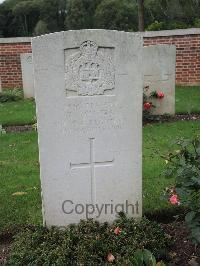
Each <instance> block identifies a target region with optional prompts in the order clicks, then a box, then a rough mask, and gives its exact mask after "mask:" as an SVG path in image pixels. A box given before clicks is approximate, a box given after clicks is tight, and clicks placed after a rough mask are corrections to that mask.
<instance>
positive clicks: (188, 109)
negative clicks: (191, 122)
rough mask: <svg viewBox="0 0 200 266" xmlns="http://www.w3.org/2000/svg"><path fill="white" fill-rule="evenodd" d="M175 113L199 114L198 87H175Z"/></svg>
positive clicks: (199, 91) (199, 88)
mask: <svg viewBox="0 0 200 266" xmlns="http://www.w3.org/2000/svg"><path fill="white" fill-rule="evenodd" d="M176 113H177V114H185V113H188V114H192V113H200V87H188V86H176Z"/></svg>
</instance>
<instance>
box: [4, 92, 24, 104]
mask: <svg viewBox="0 0 200 266" xmlns="http://www.w3.org/2000/svg"><path fill="white" fill-rule="evenodd" d="M21 99H22V91H21V90H17V89H13V90H5V91H3V92H0V103H5V102H16V101H19V100H21Z"/></svg>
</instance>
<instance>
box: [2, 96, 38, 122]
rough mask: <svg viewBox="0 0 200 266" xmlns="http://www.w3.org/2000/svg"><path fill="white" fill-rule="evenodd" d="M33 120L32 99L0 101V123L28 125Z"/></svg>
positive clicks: (33, 105)
mask: <svg viewBox="0 0 200 266" xmlns="http://www.w3.org/2000/svg"><path fill="white" fill-rule="evenodd" d="M35 122H36V115H35V101H34V100H20V101H16V102H6V103H0V125H4V126H8V125H28V124H34V123H35Z"/></svg>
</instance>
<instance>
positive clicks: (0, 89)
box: [0, 78, 2, 92]
mask: <svg viewBox="0 0 200 266" xmlns="http://www.w3.org/2000/svg"><path fill="white" fill-rule="evenodd" d="M0 92H2V86H1V78H0Z"/></svg>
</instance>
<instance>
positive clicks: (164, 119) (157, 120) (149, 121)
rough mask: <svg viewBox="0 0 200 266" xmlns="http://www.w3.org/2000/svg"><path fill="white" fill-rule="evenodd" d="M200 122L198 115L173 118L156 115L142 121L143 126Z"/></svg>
mask: <svg viewBox="0 0 200 266" xmlns="http://www.w3.org/2000/svg"><path fill="white" fill-rule="evenodd" d="M190 120H200V114H191V115H189V114H178V115H174V116H169V115H157V116H151V117H149V118H148V119H145V120H144V121H143V125H148V124H154V123H165V122H176V121H190Z"/></svg>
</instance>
